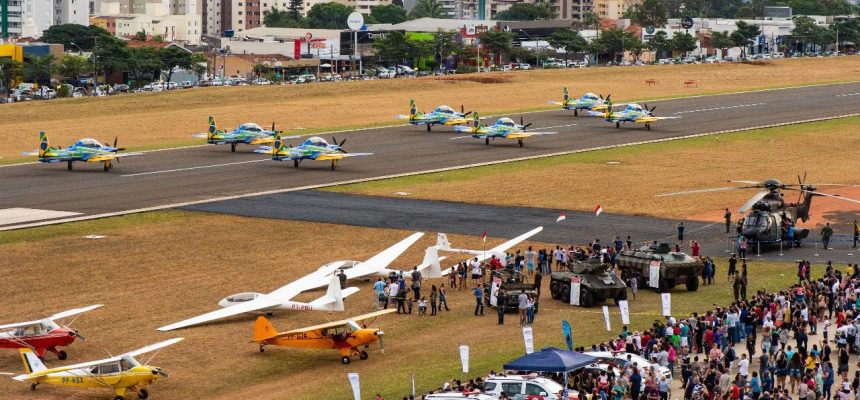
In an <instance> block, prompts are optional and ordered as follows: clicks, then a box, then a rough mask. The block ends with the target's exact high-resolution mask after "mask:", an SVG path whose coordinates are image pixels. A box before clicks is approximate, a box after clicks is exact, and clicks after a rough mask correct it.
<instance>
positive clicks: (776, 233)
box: [657, 173, 860, 246]
mask: <svg viewBox="0 0 860 400" xmlns="http://www.w3.org/2000/svg"><path fill="white" fill-rule="evenodd" d="M805 181H806V174H805V173H804V174H803V177H802V178H801V176H800V175H797V184H786V183H782V182H780V181H779V180H777V179H773V178H771V179H768V180H765V181H763V182H759V181H744V180H738V181H728V182H730V183H738V184H742V185H743V186H728V187H720V188H710V189H698V190H688V191H683V192H675V193H664V194H660V195H657V197H662V196H676V195H686V194H694V193H710V192H723V191H729V190H745V189H764V190H762V191H760V192H758V193H756V194H755V195H754V196H753V197H751V198H750V199H749V200H747V202H746V203H744V204H743V205H742V206H741V207H740V209H738V212H739V213H740V214H744V213H746V212H747V211H749V214H747V215H746V216H745V217H744V218H743V222H742V224H741V225H740V232H739V234H740V235H741V236H743V237H745V238H746V239H747V242H749V243H751V244H756V243H758V244H761V245H762V246H767V245H778V244H779V242H780V241H783V240H788V228H789V226H792V225H796V224H797V220H800V221H801V222H806V221H808V220H809V207H810V206H811V205H812V198H813V197H815V196H822V197H830V198H834V199H839V200H843V201H847V202H851V203H856V204H860V200H855V199H849V198H847V197H842V196H839V195H835V194H828V193H822V192H818V191H817V187H819V186H841V187H846V186H855V187H856V186H860V185H843V184H837V183H816V184H809V183H805ZM783 191H796V192H798V197H797V201H796V202H794V203H787V202H786V201H785V199H784V197H783V193H782V192H783ZM808 236H809V229H807V228H799V227H797V226H795V227H794V237H793V239H794V242H795V243H796V244H797V245H800V241H801V240H803V239H806V238H807V237H808Z"/></svg>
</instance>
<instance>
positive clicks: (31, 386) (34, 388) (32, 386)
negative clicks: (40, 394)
mask: <svg viewBox="0 0 860 400" xmlns="http://www.w3.org/2000/svg"><path fill="white" fill-rule="evenodd" d="M37 385H39V384H38V383H31V384H30V390H36V386H37Z"/></svg>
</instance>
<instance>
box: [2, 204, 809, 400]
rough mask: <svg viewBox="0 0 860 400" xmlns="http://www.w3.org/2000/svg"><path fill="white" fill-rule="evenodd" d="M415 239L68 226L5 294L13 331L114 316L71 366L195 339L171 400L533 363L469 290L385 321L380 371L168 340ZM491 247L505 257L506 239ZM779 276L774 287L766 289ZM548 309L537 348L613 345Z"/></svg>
mask: <svg viewBox="0 0 860 400" xmlns="http://www.w3.org/2000/svg"><path fill="white" fill-rule="evenodd" d="M153 215H155V216H157V218H153V217H152V216H153ZM99 227H103V228H99ZM91 233H101V234H104V235H107V237H106V238H104V239H102V240H96V241H91V240H86V239H83V238H82V236H83V235H85V234H91ZM406 234H407V232H404V231H397V230H383V229H371V228H358V227H347V226H335V225H326V224H313V223H303V222H289V221H278V220H266V219H252V218H241V217H232V216H221V215H208V214H197V213H186V212H175V211H172V212H161V213H154V214H139V215H132V216H126V217H118V218H112V219H107V220H101V221H95V222H86V223H77V224H67V225H64V226H63V228H62V229H59V228H56V227H49V228H38V229H35V230H31V231H30V233H26V234H21V233H20V232H19V233H3V234H0V243H4V244H0V253H2V254H3V255H4V256H3V257H2V258H0V273H2V275H3V276H5V277H7V279H6V285H4V290H3V296H4V302H5V303H4V304H5V305H6V306H5V307H3V308H2V309H0V321H3V322H11V321H18V320H25V319H30V318H33V317H38V316H40V315H45V314H49V313H53V312H57V311H60V310H63V309H66V308H68V307H74V306H82V305H87V304H93V303H103V304H105V307H104V308H103V309H101V310H98V311H95V312H92V313H89V314H87V315H84V316H83V317H81V319H80V320H79V321H78V322H77V324H76V326H77V327H78V328H80V329H81V332H82V333H83V334H84V335H86V336H87V337H88V340H87V341H86V342H78V343H75V344H74V345H73V346H72V347H71V348H69V349H68V350H69V353H70V360H68V361H67V362H80V361H84V360H90V359H96V358H102V357H103V356H105V355H106V353H105V351H104V350H109V351H111V352H113V353H114V354H116V353H117V352H121V351H127V350H130V349H134V348H137V347H139V346H142V345H145V344H148V343H151V342H155V341H158V340H163V339H165V338H167V337H172V336H179V335H181V336H184V337H186V338H187V340H186V341H185V342H183V343H180V344H178V345H176V346H174V347H172V348H168V349H165V350H163V351H162V352H161V353H160V354H159V355H158V357H157V358H156V359H155V361H154V364H156V365H159V366H161V367H163V368H165V369H166V370H167V371H169V372H171V377H170V378H169V379H166V380H164V381H162V382H160V383H158V384H157V385H155V386H153V387H152V388H151V392H152V394H153V395H154V396H155V397H156V398H160V399H188V398H199V397H205V398H210V397H215V398H223V399H236V398H247V399H252V398H289V399H318V398H321V397H320V396H323V397H325V398H329V399H346V398H351V397H350V395H349V390H350V389H349V385H348V382H347V379H346V374H347V373H348V372H359V373H360V374H361V381H362V388H363V394H364V396H363V397H364V398H370V397H371V396H372V395H373V394H374V393H376V392H382V393H383V394H384V395H385V396H386V398H399V396H402V395H403V394H405V393H407V390H408V388H409V383H408V382H409V381H408V379H409V374H410V371H414V372H415V374H416V384H417V386H418V390H419V391H426V390H429V389H431V388H434V387H438V386H439V385H441V383H442V381H443V380H447V379H450V378H452V377H461V376H462V374H461V373H459V359H458V357H457V346H458V345H460V344H468V345H470V346H471V349H472V352H471V356H472V364H471V365H472V368H471V370H472V374H471V375H472V376H477V375H479V374H483V373H486V372H487V371H489V370H490V369H498V368H500V365H501V364H502V363H503V362H504V361H507V360H510V359H512V358H514V357H516V356H517V355H519V354H521V353H522V336H521V333H520V330H519V329H518V328H517V327H516V325H515V324H513V323H512V320H511V319H509V320H508V325H506V326H504V327H497V326H496V325H495V318H494V317H493V316H492V309H490V310H488V315H489V316H487V317H483V318H477V317H473V316H472V315H471V314H472V308H473V306H472V305H473V304H474V303H473V300H472V298H471V296H470V294H469V293H468V292H466V291H462V292H461V291H457V292H453V293H451V296H450V297H451V299H450V304H451V306H452V309H453V311H451V312H450V313H448V312H446V313H443V314H442V315H440V316H438V317H435V318H431V317H424V318H419V317H417V316H398V315H391V316H386V317H383V318H382V319H380V320H379V321H378V322H377V324H378V325H379V326H380V327H382V328H384V329H385V331H386V334H387V337H386V352H385V354H380V353H379V351H378V349H377V348H376V347H374V348H372V349H371V358H370V359H369V360H368V361H358V360H356V361H355V362H354V363H352V364H350V365H349V366H343V365H341V364H340V362H339V356H338V355H337V353H335V352H330V351H319V352H317V351H311V350H295V349H279V348H270V349H269V350H267V351H266V353H264V354H260V353H259V352H257V349H256V347H255V346H254V345H251V344H248V343H247V341H248V340H249V338H250V335H251V327H252V320H253V317H250V316H244V317H238V318H234V319H231V320H229V321H227V322H226V323H219V324H214V325H209V326H204V327H196V328H191V329H186V330H181V331H177V332H175V333H161V332H157V331H156V330H155V328H156V327H158V326H161V325H163V324H166V323H169V322H174V321H177V320H179V319H183V318H185V317H189V316H192V315H196V314H198V313H201V312H205V311H209V310H211V309H213V307H216V305H215V303H216V302H217V301H218V300H219V299H220V298H222V297H224V296H225V295H227V294H231V293H235V292H239V291H249V290H257V291H262V292H266V291H269V290H272V289H275V288H277V287H278V286H280V285H282V284H284V283H286V282H289V281H290V280H292V279H294V278H296V277H298V276H300V275H303V274H305V273H307V272H309V271H311V270H312V269H315V268H316V267H317V266H318V265H320V264H322V263H325V262H328V261H331V260H337V259H341V258H349V259H364V258H366V257H368V256H370V255H372V254H374V253H375V252H377V251H379V250H381V249H382V248H383V247H385V246H387V245H388V244H390V243H394V242H395V241H397V240H399V239H401V238H402V237H405V236H406ZM431 236H432V235H427V237H425V238H424V239H422V241H421V242H419V244H418V245H416V246H414V247H413V248H412V249H410V251H409V252H407V253H406V255H405V256H404V257H403V258H402V259H400V260H398V261H397V262H396V266H399V267H403V266H408V265H412V263H415V262H417V261H419V258H420V255H421V254H422V251H421V249H422V248H423V247H424V246H427V245H430V244H431V242H432V237H431ZM451 240H452V242H453V243H454V244H456V245H461V246H463V247H472V248H479V247H480V243H479V239H478V238H477V237H462V236H457V235H452V236H451ZM488 242H489V243H488V245H493V244H495V243H498V242H500V240H494V239H490V240H489V241H488ZM535 245H536V246H537V245H539V244H535ZM781 268H783V269H785V270H789V271H790V269H788V268H787V266H780V265H776V264H758V263H757V264H754V265H751V269H750V278H751V282H753V283H752V285H751V286H752V287H757V286H758V285H759V282H760V283H761V284H762V285H764V287H766V288H768V289H771V290H772V289H776V288H780V287H784V286H786V285H787V284H788V283H789V282H790V281H791V280H792V277H793V275H792V274H790V273H789V274H788V276H787V277H786V276H784V275H782V276H780V274H782V271H783V270H781ZM720 271H724V270H723V269H721V270H720ZM765 276H769V279H767V280H765V279H764V277H765ZM774 278H775V279H774ZM436 283H438V282H436ZM358 286H360V287H361V289H362V290H361V291H360V292H359V293H358V294H356V295H354V296H353V297H352V298H350V299H348V300H347V308H348V310H347V312H346V313H343V314H340V313H338V314H334V315H330V316H329V315H326V314H323V313H285V314H279V315H276V317H274V318H273V323H274V324H275V326H276V327H278V328H281V329H284V330H286V329H289V328H297V327H300V326H307V325H312V324H315V323H318V322H321V321H324V320H326V319H329V318H330V319H340V318H342V317H345V316H347V315H356V314H359V313H363V312H367V311H368V310H370V308H371V303H372V300H371V298H372V290H371V288H370V285H369V284H365V283H360V282H359V283H358ZM428 287H429V286H428ZM546 289H547V288H546V286H545V287H544V290H546ZM729 289H730V287H729V286H728V285H725V284H722V285H717V286H710V287H703V288H702V289H701V291H700V292H699V293H697V294H695V295H693V294H688V293H686V292H683V291H676V292H675V293H674V294H673V296H674V301H673V304H674V308H673V309H674V310H675V311H676V313H677V314H678V315H685V314H686V313H688V312H690V311H693V310H697V311H702V310H704V309H706V308H709V307H710V304H711V303H712V302H718V303H722V302H724V301H726V299H727V296H728V295H729ZM316 295H318V294H316V293H314V294H311V295H307V296H304V297H303V298H313V297H315V296H316ZM543 300H544V302H543V306H542V307H541V312H540V313H539V314H538V317H537V320H536V323H535V326H534V329H535V345H536V347H537V348H541V347H544V346H550V345H552V346H563V344H562V339H561V334H560V329H559V328H560V323H559V321H560V320H561V319H568V320H570V321H571V322H572V323H573V324H574V329H575V330H574V332H575V333H574V340H575V343H576V344H577V345H585V344H590V343H592V342H595V341H600V340H602V338H604V337H606V331H605V330H604V327H603V322H602V314H601V313H600V311H599V309H597V310H583V309H580V308H574V307H569V306H566V305H563V304H561V303H559V302H554V301H552V300H549V299H548V296H545V297H544V299H543ZM631 312H632V313H633V315H632V322H633V326H634V328H635V329H642V328H643V327H645V326H647V325H648V324H650V322H651V321H653V319H655V318H658V317H659V315H658V314H659V297H658V296H656V295H655V294H653V293H644V291H643V293H642V294H641V295H640V298H639V300H637V301H633V302H631ZM612 313H613V320H612V323H613V327H615V328H617V327H618V325H617V324H618V323H619V321H620V318H619V317H618V314H617V310H615V309H613V311H612ZM509 318H511V316H509ZM47 358H48V365H49V366H52V365H59V364H61V363H59V362H58V361H57V360H56V359H55V358H54V357H53V356H50V355H49V356H48V357H47ZM144 359H145V358H144ZM20 370H21V364H20V361H19V358H18V357H17V354H16V353H15V352H14V351H13V350H4V351H3V352H2V353H0V371H15V372H17V371H20ZM0 397H3V398H16V399H29V400H37V399H49V398H60V397H62V398H70V399H105V398H110V397H111V394H110V393H109V391H100V390H87V391H76V390H69V388H61V387H45V386H43V387H40V388H39V389H38V390H37V391H36V392H35V393H31V392H30V389H29V388H28V386H27V385H25V384H22V383H20V382H13V381H11V380H6V379H0Z"/></svg>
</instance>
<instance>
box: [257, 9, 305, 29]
mask: <svg viewBox="0 0 860 400" xmlns="http://www.w3.org/2000/svg"><path fill="white" fill-rule="evenodd" d="M263 25H265V26H268V27H272V28H301V27H302V25H303V20H302V17H301V15H299V17H298V18H293V16H292V15H291V14H290V12H289V11H281V10H279V9H278V8H277V7H272V8H271V9H270V10H266V11H263Z"/></svg>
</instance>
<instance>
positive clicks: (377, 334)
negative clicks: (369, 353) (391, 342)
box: [373, 330, 385, 353]
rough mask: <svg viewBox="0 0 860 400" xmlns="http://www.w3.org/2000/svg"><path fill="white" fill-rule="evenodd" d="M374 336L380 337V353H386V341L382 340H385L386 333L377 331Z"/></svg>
mask: <svg viewBox="0 0 860 400" xmlns="http://www.w3.org/2000/svg"><path fill="white" fill-rule="evenodd" d="M373 334H374V335H376V337H378V338H379V351H380V352H381V353H385V341H384V340H382V338H383V337H385V332H383V331H381V330H377V331H376V332H374V333H373Z"/></svg>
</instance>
